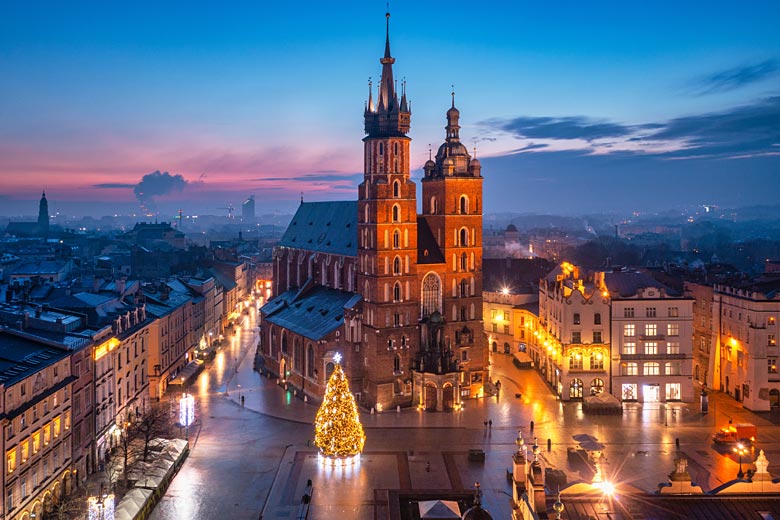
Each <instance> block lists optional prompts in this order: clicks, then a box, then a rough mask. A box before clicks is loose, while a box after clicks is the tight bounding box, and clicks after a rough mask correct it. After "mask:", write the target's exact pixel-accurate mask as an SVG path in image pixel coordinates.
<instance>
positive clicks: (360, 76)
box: [0, 1, 780, 219]
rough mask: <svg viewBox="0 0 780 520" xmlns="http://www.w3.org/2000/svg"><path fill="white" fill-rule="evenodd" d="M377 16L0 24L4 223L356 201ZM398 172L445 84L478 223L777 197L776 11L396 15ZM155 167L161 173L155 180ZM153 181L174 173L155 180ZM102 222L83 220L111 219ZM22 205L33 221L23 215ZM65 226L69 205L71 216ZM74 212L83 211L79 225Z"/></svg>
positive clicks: (465, 9)
mask: <svg viewBox="0 0 780 520" xmlns="http://www.w3.org/2000/svg"><path fill="white" fill-rule="evenodd" d="M384 10H385V3H384V2H371V3H366V2H345V3H340V4H338V5H326V4H318V3H312V4H306V5H304V6H301V5H300V4H295V5H285V4H281V3H279V4H268V5H262V6H260V5H258V4H252V3H245V4H244V3H235V4H230V5H228V6H215V5H209V4H200V3H194V4H193V3H189V4H181V5H178V6H171V5H164V6H160V5H156V4H133V5H132V6H131V7H127V6H121V7H119V6H115V5H106V4H101V3H92V2H81V3H79V4H77V5H75V6H74V5H68V6H64V5H62V4H57V3H51V4H48V5H46V6H44V7H41V6H40V5H38V4H36V5H35V7H34V8H33V7H31V6H29V5H27V4H21V3H17V4H15V5H12V6H9V7H8V8H7V9H6V10H5V13H4V16H3V19H2V20H0V55H2V56H3V59H2V60H0V97H1V98H2V99H3V100H4V102H3V106H2V109H0V115H2V117H0V179H2V181H0V214H16V213H21V212H22V210H21V207H22V206H23V205H24V204H26V203H27V201H34V203H35V204H37V200H38V198H39V197H40V193H41V190H43V189H45V190H46V191H47V196H48V198H49V202H50V207H51V209H52V211H56V210H58V208H63V209H64V208H82V207H83V206H82V205H80V204H76V203H77V202H79V201H89V200H96V201H101V202H103V203H104V205H105V204H110V206H108V207H111V208H115V210H116V211H117V212H121V213H127V212H130V211H132V208H134V207H135V208H138V210H139V211H140V205H139V202H144V203H145V204H147V205H151V207H155V206H154V205H156V207H158V208H159V210H160V216H161V218H163V219H164V218H167V217H168V216H170V214H171V213H170V212H171V210H172V208H182V209H184V211H185V212H187V213H195V214H215V215H216V214H222V213H225V214H226V211H223V210H220V209H219V208H222V207H226V206H227V205H228V204H232V205H233V206H235V207H236V208H240V204H241V202H242V201H243V200H245V199H246V197H247V196H249V195H251V194H254V195H255V196H256V199H257V214H258V215H262V214H264V213H270V212H275V211H281V212H292V211H293V210H294V209H295V207H296V206H297V204H298V201H299V199H300V193H301V192H303V193H304V197H305V199H306V200H333V199H355V198H356V186H357V184H358V182H360V178H361V177H362V154H363V148H362V143H361V142H360V140H361V139H362V137H363V135H364V133H363V128H362V112H363V103H364V102H365V100H366V98H367V94H368V86H367V80H368V78H369V76H371V77H373V80H374V85H375V86H376V84H377V82H378V80H379V73H380V70H381V68H380V64H379V61H378V59H379V57H380V56H381V54H382V51H383V50H384V29H385V25H384V24H385V20H384V16H383V15H384ZM390 10H391V12H392V18H391V20H390V38H391V46H392V51H393V55H394V57H395V58H396V60H397V61H396V65H395V73H396V75H397V76H398V78H399V80H400V79H401V78H404V77H405V78H406V80H407V81H408V94H409V97H410V99H411V101H412V130H411V134H410V135H411V137H412V139H413V142H412V167H413V168H415V169H417V173H416V174H415V177H416V178H419V176H420V174H419V168H420V167H421V166H422V163H423V162H424V161H425V160H426V159H427V158H428V147H429V143H430V144H431V145H433V146H434V147H436V146H438V144H439V143H440V142H441V141H442V140H443V138H444V130H443V127H444V123H445V118H444V113H445V111H446V109H447V108H448V107H449V103H450V91H451V89H452V85H453V84H454V89H455V92H456V96H455V100H456V104H457V106H458V108H459V109H460V110H461V114H462V119H461V122H462V124H463V125H464V128H463V130H462V132H461V135H462V137H463V141H464V143H465V144H467V146H468V147H469V149H470V150H471V149H472V148H473V147H474V146H476V147H477V155H478V156H479V158H480V160H481V161H482V163H483V175H484V176H485V206H484V207H485V213H495V212H503V211H514V212H539V213H551V214H579V213H589V212H610V211H618V212H625V211H631V210H638V211H652V210H659V211H663V210H666V209H669V208H672V207H679V206H682V205H693V204H703V203H713V204H719V205H724V206H746V205H753V204H773V203H777V198H776V194H777V193H778V192H780V175H778V174H777V173H778V171H779V170H780V168H779V167H780V37H778V36H777V30H776V20H777V19H778V18H780V5H778V4H776V3H774V2H768V1H767V2H754V3H751V5H750V9H747V8H745V7H739V6H736V5H735V4H732V3H726V2H723V3H718V2H715V3H708V4H706V8H703V7H699V6H697V5H692V4H685V5H676V4H673V3H671V2H669V3H666V2H661V3H654V4H652V5H649V6H648V5H631V4H624V3H618V2H606V3H600V4H598V7H593V6H590V5H583V4H575V3H572V4H560V5H556V9H552V8H551V7H549V6H542V5H537V4H532V3H526V2H516V3H515V2H513V3H503V2H501V3H493V4H490V5H489V6H488V5H487V4H486V5H478V6H475V5H474V4H472V3H466V2H458V1H454V2H447V3H446V4H445V3H440V2H434V3H423V4H418V3H411V2H394V3H392V4H391V6H390ZM153 172H160V173H153ZM166 172H169V173H168V174H166ZM99 208H100V206H95V210H96V211H95V213H94V214H95V215H102V214H104V213H103V212H101V211H100V210H99ZM36 210H37V205H36V206H31V207H30V208H29V212H28V214H34V213H35V212H36ZM66 211H69V210H66ZM84 211H85V212H86V211H87V210H86V209H84Z"/></svg>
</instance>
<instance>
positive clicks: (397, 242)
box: [393, 229, 401, 249]
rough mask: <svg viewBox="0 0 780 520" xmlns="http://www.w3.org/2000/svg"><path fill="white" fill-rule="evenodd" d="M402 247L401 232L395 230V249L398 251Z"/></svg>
mask: <svg viewBox="0 0 780 520" xmlns="http://www.w3.org/2000/svg"><path fill="white" fill-rule="evenodd" d="M399 247H401V231H399V230H397V229H396V230H395V231H393V249H398V248H399Z"/></svg>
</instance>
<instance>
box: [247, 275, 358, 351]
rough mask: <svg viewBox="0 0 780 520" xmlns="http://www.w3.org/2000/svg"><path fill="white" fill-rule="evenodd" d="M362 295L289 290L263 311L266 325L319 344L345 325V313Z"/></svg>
mask: <svg viewBox="0 0 780 520" xmlns="http://www.w3.org/2000/svg"><path fill="white" fill-rule="evenodd" d="M361 299H362V297H361V296H360V295H359V294H355V293H351V292H345V291H339V290H337V289H331V288H329V287H323V286H321V285H316V286H314V287H313V288H312V289H311V290H310V291H301V290H300V289H290V290H289V291H286V292H284V293H282V294H280V295H279V296H277V297H276V298H274V299H272V300H271V301H269V302H268V303H266V304H265V305H263V307H262V308H261V309H260V310H261V312H262V313H263V321H264V322H269V323H273V324H274V325H278V326H280V327H283V328H285V329H287V330H290V331H292V332H294V333H295V334H300V335H301V336H304V337H306V338H309V339H311V340H314V341H318V340H320V339H322V338H324V337H325V336H327V335H328V334H330V333H331V332H333V331H334V330H336V329H338V328H339V327H341V326H342V325H343V324H344V309H345V308H351V307H354V306H355V305H357V304H358V302H360V300H361Z"/></svg>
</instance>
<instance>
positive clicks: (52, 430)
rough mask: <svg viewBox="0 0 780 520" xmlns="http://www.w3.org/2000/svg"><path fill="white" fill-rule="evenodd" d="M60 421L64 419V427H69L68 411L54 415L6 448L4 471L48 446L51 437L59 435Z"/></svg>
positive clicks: (16, 465) (14, 467)
mask: <svg viewBox="0 0 780 520" xmlns="http://www.w3.org/2000/svg"><path fill="white" fill-rule="evenodd" d="M61 421H64V428H65V429H66V430H67V429H69V428H70V412H66V413H65V415H64V416H63V417H62V418H61V417H60V416H57V417H55V418H54V419H53V420H52V421H51V422H50V423H48V424H46V425H45V426H43V427H42V428H40V429H38V430H36V431H35V432H33V433H32V435H30V436H29V437H28V438H26V439H24V440H23V441H22V442H20V443H19V445H18V446H17V447H14V448H12V449H10V450H8V451H7V452H6V471H7V472H8V473H13V472H14V471H15V470H16V468H17V467H18V466H19V465H21V464H24V463H25V462H27V461H28V460H29V458H30V457H31V456H32V455H35V454H36V453H38V452H39V451H40V450H41V447H42V446H48V445H49V442H51V440H52V439H56V438H57V437H59V436H60V433H61V430H60V423H61ZM41 443H43V444H41Z"/></svg>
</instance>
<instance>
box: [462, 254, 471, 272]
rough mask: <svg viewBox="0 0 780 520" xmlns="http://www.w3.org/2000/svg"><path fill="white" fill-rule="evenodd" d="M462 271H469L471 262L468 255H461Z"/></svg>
mask: <svg viewBox="0 0 780 520" xmlns="http://www.w3.org/2000/svg"><path fill="white" fill-rule="evenodd" d="M460 269H461V271H468V270H469V260H468V256H467V255H466V253H463V254H462V255H460Z"/></svg>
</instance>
